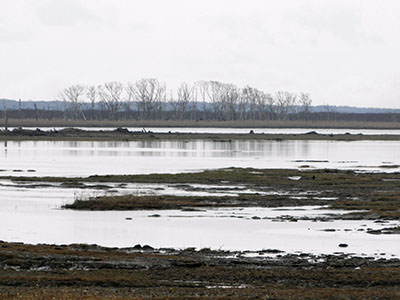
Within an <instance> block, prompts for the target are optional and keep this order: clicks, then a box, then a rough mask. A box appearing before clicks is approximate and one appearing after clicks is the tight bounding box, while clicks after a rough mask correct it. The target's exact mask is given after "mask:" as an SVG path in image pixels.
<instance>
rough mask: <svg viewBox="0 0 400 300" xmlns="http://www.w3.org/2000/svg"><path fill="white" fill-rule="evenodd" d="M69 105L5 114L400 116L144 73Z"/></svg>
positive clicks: (93, 89) (78, 95) (67, 100)
mask: <svg viewBox="0 0 400 300" xmlns="http://www.w3.org/2000/svg"><path fill="white" fill-rule="evenodd" d="M59 100H60V101H62V102H63V103H64V105H63V106H62V107H63V108H64V109H62V110H60V109H52V108H51V107H48V108H47V109H43V108H40V109H39V108H37V106H36V104H35V105H34V108H30V109H26V108H24V107H23V103H22V102H21V101H20V102H19V106H18V108H17V109H14V110H7V108H6V107H2V110H3V115H4V118H15V119H18V118H21V119H23V118H29V119H49V120H51V119H65V120H116V121H123V120H189V121H201V120H203V121H207V120H212V121H235V120H239V121H246V120H283V121H285V120H310V121H314V120H315V121H316V120H323V121H324V120H328V121H377V122H382V121H383V122H388V121H389V122H390V121H395V122H399V121H400V114H396V113H381V114H378V113H362V114H359V113H339V112H337V111H336V110H335V108H334V107H332V106H326V108H325V110H324V111H322V112H321V111H319V112H313V111H312V106H311V105H312V99H311V97H310V95H309V94H307V93H298V94H296V93H292V92H288V91H277V92H275V93H273V94H270V93H266V92H264V91H261V90H259V89H256V88H253V87H249V86H246V87H243V88H240V87H237V86H236V85H233V84H227V83H222V82H218V81H199V82H196V83H194V84H188V83H182V84H180V85H179V86H178V88H177V89H176V90H175V91H172V90H167V88H166V85H165V84H163V83H161V82H160V81H158V80H157V79H141V80H138V81H136V82H134V83H128V84H126V85H124V84H122V83H120V82H115V81H114V82H108V83H104V84H102V85H99V86H83V85H72V86H70V87H67V88H65V89H64V90H62V91H61V92H60V94H59Z"/></svg>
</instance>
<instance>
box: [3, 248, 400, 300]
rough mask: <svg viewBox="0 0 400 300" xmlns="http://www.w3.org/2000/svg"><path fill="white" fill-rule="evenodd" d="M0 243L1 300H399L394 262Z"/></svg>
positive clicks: (399, 272)
mask: <svg viewBox="0 0 400 300" xmlns="http://www.w3.org/2000/svg"><path fill="white" fill-rule="evenodd" d="M264 252H265V254H268V255H271V256H272V257H267V256H266V257H246V255H247V254H248V253H246V252H222V251H211V250H209V249H202V250H199V251H195V250H193V249H185V250H174V249H153V248H151V247H150V246H140V245H136V246H133V247H131V248H123V249H116V248H104V247H100V246H96V245H36V246H33V245H24V244H18V243H6V242H0V298H1V299H399V298H400V260H399V259H391V260H383V259H381V260H374V259H373V258H359V257H350V256H347V255H340V254H337V255H335V256H333V255H325V256H319V257H316V256H313V255H309V254H304V253H303V254H299V255H280V253H279V251H278V250H274V249H267V250H264Z"/></svg>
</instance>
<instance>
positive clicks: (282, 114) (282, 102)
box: [275, 91, 297, 120]
mask: <svg viewBox="0 0 400 300" xmlns="http://www.w3.org/2000/svg"><path fill="white" fill-rule="evenodd" d="M275 99H276V105H277V110H278V116H279V119H281V120H286V119H287V117H288V115H289V112H290V110H291V109H292V108H293V106H294V105H295V104H296V99H297V96H296V94H293V93H290V92H286V91H278V92H277V93H276V95H275Z"/></svg>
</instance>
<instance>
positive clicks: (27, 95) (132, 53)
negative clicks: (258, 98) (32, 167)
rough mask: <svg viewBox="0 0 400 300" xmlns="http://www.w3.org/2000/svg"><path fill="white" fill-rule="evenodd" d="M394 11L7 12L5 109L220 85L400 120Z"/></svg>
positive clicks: (84, 0) (381, 4) (1, 49)
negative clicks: (134, 86) (146, 85)
mask: <svg viewBox="0 0 400 300" xmlns="http://www.w3.org/2000/svg"><path fill="white" fill-rule="evenodd" d="M399 33H400V1H398V0H381V1H377V0H276V1H272V0H271V1H267V0H260V1H258V0H246V1H242V0H168V1H166V0H146V1H145V0H140V1H139V0H130V1H128V0H1V1H0V98H13V99H19V98H21V99H23V100H27V99H35V100H39V99H41V100H51V99H54V98H56V97H57V95H58V93H59V91H60V90H61V89H62V88H64V87H67V86H69V85H72V84H75V83H81V84H95V85H97V84H100V83H103V82H106V81H121V82H123V83H126V82H128V81H135V80H137V79H140V78H149V77H151V78H158V79H159V80H161V81H163V82H165V83H166V84H167V85H168V87H171V88H174V87H175V86H176V85H177V83H179V82H182V81H187V82H194V81H197V80H219V81H223V82H227V83H234V84H237V85H239V86H244V85H251V86H254V87H256V88H259V89H262V90H264V91H266V92H270V93H274V92H276V91H278V90H289V91H293V92H299V91H305V92H309V93H310V94H311V96H312V98H313V101H314V104H330V105H355V106H362V107H370V106H374V107H394V108H400V34H399Z"/></svg>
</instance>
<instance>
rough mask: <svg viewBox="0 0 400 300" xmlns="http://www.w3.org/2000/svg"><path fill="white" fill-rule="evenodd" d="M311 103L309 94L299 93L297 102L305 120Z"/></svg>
mask: <svg viewBox="0 0 400 300" xmlns="http://www.w3.org/2000/svg"><path fill="white" fill-rule="evenodd" d="M311 103H312V99H311V97H310V94H307V93H300V96H299V104H300V106H301V114H302V115H303V118H304V119H305V120H307V118H308V115H309V113H310V107H311Z"/></svg>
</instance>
